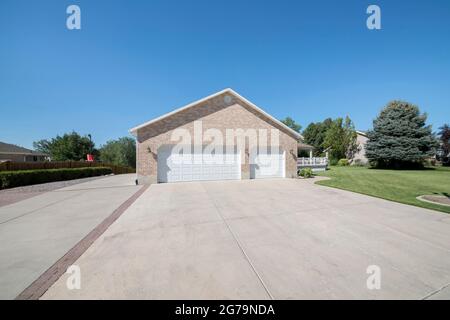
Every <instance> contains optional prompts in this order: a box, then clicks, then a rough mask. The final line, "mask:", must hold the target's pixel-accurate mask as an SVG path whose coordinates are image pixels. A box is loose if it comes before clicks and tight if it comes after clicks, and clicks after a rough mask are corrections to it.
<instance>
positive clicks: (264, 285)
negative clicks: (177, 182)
mask: <svg viewBox="0 0 450 320" xmlns="http://www.w3.org/2000/svg"><path fill="white" fill-rule="evenodd" d="M201 185H202V187H203V189H205V191H206V193H207V194H208V196H209V197H210V199H211V200H212V202H213V205H214V207H215V208H216V210H217V213H218V214H219V216H220V218H221V219H222V221H223V223H225V225H226V227H227V229H228V231H229V232H230V233H231V236H232V237H233V239H234V241H235V242H236V244H237V246H238V247H239V249H240V250H241V252H242V254H243V255H244V257H245V259H246V260H247V262H248V264H249V265H250V268H251V269H252V270H253V272H254V273H255V275H256V277H257V278H258V280H259V282H260V283H261V285H262V286H263V288H264V290H265V291H266V293H267V295H268V296H269V298H270V299H271V300H275V298H274V297H273V295H272V294H271V293H270V291H269V288H268V287H267V285H266V284H265V282H264V280H263V279H262V277H261V275H260V274H259V272H258V271H257V270H256V267H255V265H254V264H253V263H252V261H251V260H250V257H249V256H248V255H247V253H246V252H245V249H244V247H243V246H242V244H241V242H240V241H239V239H238V237H237V236H236V234H235V233H234V232H233V230H232V229H231V227H230V225H229V224H228V222H227V221H226V219H225V218H224V217H223V215H222V213H221V212H220V209H219V207H218V205H217V203H216V201H215V200H214V198H213V197H211V195H210V193H209V191H208V189H207V188H205V186H204V185H203V184H201Z"/></svg>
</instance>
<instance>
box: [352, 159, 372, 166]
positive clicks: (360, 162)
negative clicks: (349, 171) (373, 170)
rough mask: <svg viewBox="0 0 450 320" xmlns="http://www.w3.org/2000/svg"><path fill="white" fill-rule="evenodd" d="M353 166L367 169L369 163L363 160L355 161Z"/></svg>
mask: <svg viewBox="0 0 450 320" xmlns="http://www.w3.org/2000/svg"><path fill="white" fill-rule="evenodd" d="M352 166H354V167H367V166H368V165H367V163H365V162H363V161H362V160H361V159H355V160H353V162H352Z"/></svg>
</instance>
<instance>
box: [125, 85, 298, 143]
mask: <svg viewBox="0 0 450 320" xmlns="http://www.w3.org/2000/svg"><path fill="white" fill-rule="evenodd" d="M224 93H229V94H232V95H234V96H235V97H237V98H238V99H240V100H242V101H243V102H244V103H246V104H247V105H249V106H250V107H251V108H252V109H254V110H255V111H257V112H259V113H261V114H262V115H264V116H266V117H267V118H269V119H270V120H272V121H273V122H275V123H276V124H278V125H279V126H281V127H283V128H284V129H286V130H287V131H288V132H290V133H291V134H292V135H293V136H295V137H296V138H297V139H303V136H302V135H301V134H300V133H298V132H297V131H295V130H292V129H291V128H289V127H288V126H287V125H285V124H284V123H282V122H281V121H280V120H278V119H276V118H274V117H272V116H271V115H270V114H268V113H267V112H265V111H264V110H262V109H261V108H259V107H258V106H257V105H255V104H254V103H252V102H251V101H249V100H247V99H246V98H244V97H243V96H241V95H240V94H239V93H237V92H236V91H234V90H233V89H231V88H227V89H224V90H222V91H219V92H216V93H214V94H212V95H209V96H207V97H205V98H202V99H200V100H197V101H194V102H191V103H189V104H187V105H185V106H184V107H181V108H178V109H176V110H174V111H171V112H169V113H166V114H164V115H162V116H160V117H158V118H155V119H153V120H150V121H147V122H145V123H143V124H141V125H138V126H136V127H134V128H132V129H130V133H131V134H133V135H134V136H136V134H137V131H138V130H139V129H142V128H144V127H146V126H148V125H151V124H153V123H155V122H158V121H160V120H162V119H165V118H168V117H170V116H172V115H174V114H176V113H178V112H181V111H184V110H186V109H189V108H191V107H194V106H196V105H198V104H201V103H203V102H205V101H207V100H210V99H212V98H215V97H217V96H220V95H221V94H224Z"/></svg>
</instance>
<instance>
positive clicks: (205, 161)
mask: <svg viewBox="0 0 450 320" xmlns="http://www.w3.org/2000/svg"><path fill="white" fill-rule="evenodd" d="M172 150H173V147H172V148H171V147H163V148H161V149H160V150H159V151H158V182H178V181H201V180H231V179H235V180H239V179H241V161H240V153H239V152H237V151H236V152H235V153H233V154H224V155H223V156H215V157H211V155H202V154H198V153H196V154H193V153H191V154H185V155H183V156H181V157H180V155H178V154H172ZM180 159H182V161H180Z"/></svg>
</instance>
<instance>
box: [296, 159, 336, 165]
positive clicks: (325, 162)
mask: <svg viewBox="0 0 450 320" xmlns="http://www.w3.org/2000/svg"><path fill="white" fill-rule="evenodd" d="M326 165H328V158H325V157H312V158H298V159H297V166H298V167H308V166H326Z"/></svg>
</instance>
